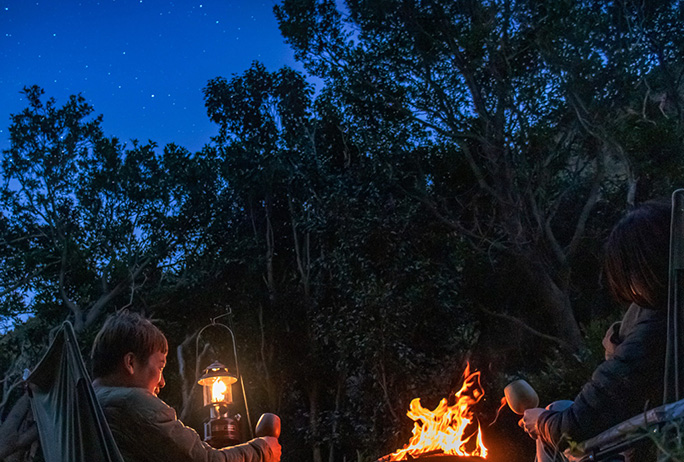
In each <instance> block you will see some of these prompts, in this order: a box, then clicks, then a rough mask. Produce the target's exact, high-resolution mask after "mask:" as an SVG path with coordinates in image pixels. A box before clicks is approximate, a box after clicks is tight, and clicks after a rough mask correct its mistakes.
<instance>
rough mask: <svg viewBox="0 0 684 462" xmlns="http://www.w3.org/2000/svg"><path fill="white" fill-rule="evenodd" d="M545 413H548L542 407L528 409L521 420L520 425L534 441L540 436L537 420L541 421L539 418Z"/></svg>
mask: <svg viewBox="0 0 684 462" xmlns="http://www.w3.org/2000/svg"><path fill="white" fill-rule="evenodd" d="M544 411H546V409H544V408H541V407H534V408H532V409H528V410H526V411H525V413H524V414H523V418H522V419H520V422H518V425H519V426H520V427H521V428H522V429H523V430H525V432H527V434H528V435H530V436H531V437H532V438H533V439H537V436H539V435H537V420H539V416H540V415H541V413H542V412H544Z"/></svg>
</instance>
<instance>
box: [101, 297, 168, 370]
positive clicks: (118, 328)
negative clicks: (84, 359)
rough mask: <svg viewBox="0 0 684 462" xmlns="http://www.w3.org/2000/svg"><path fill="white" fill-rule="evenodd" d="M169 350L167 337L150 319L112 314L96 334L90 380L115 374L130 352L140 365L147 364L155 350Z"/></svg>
mask: <svg viewBox="0 0 684 462" xmlns="http://www.w3.org/2000/svg"><path fill="white" fill-rule="evenodd" d="M168 350H169V346H168V343H167V341H166V337H165V336H164V334H163V333H162V331H160V330H159V328H157V326H155V325H154V324H152V322H151V321H150V320H149V319H146V318H144V317H143V316H141V315H140V314H138V313H131V312H129V311H127V310H124V311H121V312H119V313H116V314H113V315H111V316H110V317H109V318H107V320H106V321H105V323H104V325H103V326H102V328H101V329H100V332H98V333H97V336H96V337H95V341H94V342H93V349H92V351H91V353H90V358H91V359H92V364H93V378H98V377H103V376H106V375H108V374H111V373H113V372H115V371H116V368H117V367H118V366H119V364H120V363H121V361H122V359H123V357H124V356H125V355H126V354H127V353H133V354H134V355H135V357H136V358H138V360H139V361H141V362H147V360H148V359H149V357H150V356H151V355H152V354H154V353H156V352H157V351H159V352H161V353H164V354H166V353H167V352H168Z"/></svg>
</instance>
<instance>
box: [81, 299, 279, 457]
mask: <svg viewBox="0 0 684 462" xmlns="http://www.w3.org/2000/svg"><path fill="white" fill-rule="evenodd" d="M167 353H168V343H167V341H166V337H165V336H164V334H163V333H162V332H161V331H160V330H159V329H158V328H157V327H156V326H155V325H154V324H152V323H151V322H150V321H149V320H148V319H145V318H143V317H142V316H140V315H138V314H136V313H130V312H128V311H123V312H121V313H118V314H115V315H113V316H111V317H109V318H108V319H107V320H106V321H105V323H104V325H103V326H102V329H101V330H100V332H99V333H98V334H97V337H96V338H95V341H94V342H93V349H92V353H91V359H92V363H93V377H94V381H93V387H94V388H95V393H96V395H97V399H98V401H99V403H100V405H101V406H102V409H103V411H104V413H105V416H106V417H107V422H108V423H109V426H110V428H111V430H112V434H113V435H114V439H115V441H116V444H117V446H118V447H119V450H120V451H121V454H122V455H123V458H124V460H126V462H158V461H165V462H172V461H178V462H181V461H182V462H199V461H202V462H219V461H220V462H278V461H279V460H280V444H279V443H278V440H277V438H273V437H261V438H255V439H253V440H251V441H248V442H247V443H244V444H240V445H237V446H232V447H228V448H223V449H214V448H212V447H211V446H209V445H208V444H207V443H205V442H203V441H202V440H201V438H200V436H199V435H198V434H197V432H195V430H193V429H192V428H190V427H186V426H185V425H183V423H182V422H181V421H180V420H178V419H177V418H176V413H175V411H174V410H173V409H172V408H171V407H169V406H168V405H167V404H166V403H164V402H163V401H162V400H160V399H159V398H157V394H158V393H159V390H160V389H161V388H162V387H163V386H164V385H165V382H164V375H163V370H164V366H165V365H166V354H167Z"/></svg>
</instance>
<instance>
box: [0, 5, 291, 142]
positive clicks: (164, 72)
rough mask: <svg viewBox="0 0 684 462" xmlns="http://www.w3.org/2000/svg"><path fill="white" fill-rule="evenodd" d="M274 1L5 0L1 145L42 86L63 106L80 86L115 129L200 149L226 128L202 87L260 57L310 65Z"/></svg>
mask: <svg viewBox="0 0 684 462" xmlns="http://www.w3.org/2000/svg"><path fill="white" fill-rule="evenodd" d="M275 3H276V2H275V0H266V1H259V0H254V1H249V0H177V1H161V0H100V1H95V0H91V1H72V0H50V1H48V0H0V25H1V26H2V27H1V29H0V61H1V62H0V149H6V148H7V147H8V146H9V141H8V137H9V133H8V130H7V128H8V127H9V124H10V121H9V117H10V114H13V113H17V112H20V111H21V110H22V109H23V108H25V107H26V101H25V99H23V97H22V95H21V94H20V91H21V89H22V88H23V87H24V86H29V85H33V84H36V85H39V86H41V87H43V88H44V89H45V91H46V94H45V96H46V97H54V98H56V100H57V104H58V106H61V105H62V104H64V103H65V102H66V100H67V98H68V96H69V95H71V94H77V93H81V94H82V95H83V96H84V97H85V98H86V100H87V101H88V102H89V103H90V104H91V105H92V106H93V107H94V109H95V114H103V115H104V123H103V127H104V130H105V134H106V135H107V136H116V137H118V138H119V139H121V140H123V141H129V140H131V139H134V138H135V139H138V140H140V141H142V142H145V141H147V140H153V141H156V142H157V143H158V144H159V146H160V147H163V146H164V145H165V144H167V143H170V142H174V143H176V144H179V145H181V146H184V147H186V148H188V149H190V150H191V151H197V150H199V149H201V148H202V146H204V144H206V143H208V142H209V141H210V137H211V136H213V135H215V134H216V133H217V132H218V130H217V128H216V126H215V125H214V124H212V123H211V122H210V121H209V118H208V117H207V115H206V112H205V109H204V102H203V98H202V88H203V87H204V86H205V85H206V83H207V81H208V80H209V79H211V78H214V77H217V76H223V77H226V78H230V77H231V76H232V75H233V74H236V73H237V74H240V73H242V72H243V71H245V70H246V69H247V68H249V66H250V65H251V63H252V61H255V60H258V61H261V62H263V63H264V64H265V65H266V68H267V69H268V70H269V71H275V70H277V69H279V68H280V67H282V66H284V65H289V66H291V67H294V68H295V69H298V70H301V66H300V65H298V64H297V63H295V61H294V58H293V53H292V51H291V50H290V49H289V47H288V46H287V45H286V44H285V42H284V40H283V38H282V37H281V35H280V32H279V31H278V25H277V22H276V20H275V17H274V15H273V6H274V4H275Z"/></svg>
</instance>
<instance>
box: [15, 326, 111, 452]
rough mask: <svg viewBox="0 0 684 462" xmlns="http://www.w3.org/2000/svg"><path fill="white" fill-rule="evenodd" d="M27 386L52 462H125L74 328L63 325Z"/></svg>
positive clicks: (36, 419) (40, 434) (29, 376)
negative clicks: (98, 396) (87, 368)
mask: <svg viewBox="0 0 684 462" xmlns="http://www.w3.org/2000/svg"><path fill="white" fill-rule="evenodd" d="M25 381H26V384H27V389H28V394H29V397H30V400H31V409H32V411H33V417H34V419H35V421H36V424H37V426H38V435H39V438H40V445H41V448H42V450H43V456H44V457H45V460H46V462H86V461H88V462H124V461H123V458H122V457H121V454H120V453H119V449H118V448H117V447H116V444H115V443H114V438H113V437H112V434H111V432H110V430H109V426H108V425H107V421H106V420H105V417H104V414H103V412H102V408H101V407H100V405H99V403H98V402H97V398H96V397H95V391H94V390H93V387H92V384H91V381H90V377H89V376H88V372H87V371H86V367H85V364H84V363H83V358H82V357H81V352H80V351H79V349H78V343H77V342H76V335H75V334H74V329H73V327H72V325H71V323H69V322H68V321H66V322H64V323H63V324H62V327H61V328H60V329H59V331H58V332H57V335H56V336H55V338H54V340H53V341H52V343H51V344H50V347H49V348H48V351H47V352H46V353H45V355H44V356H43V358H42V359H41V360H40V362H39V363H38V365H37V366H36V367H35V369H34V370H33V371H32V372H31V373H30V374H29V375H28V377H26V378H25Z"/></svg>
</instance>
